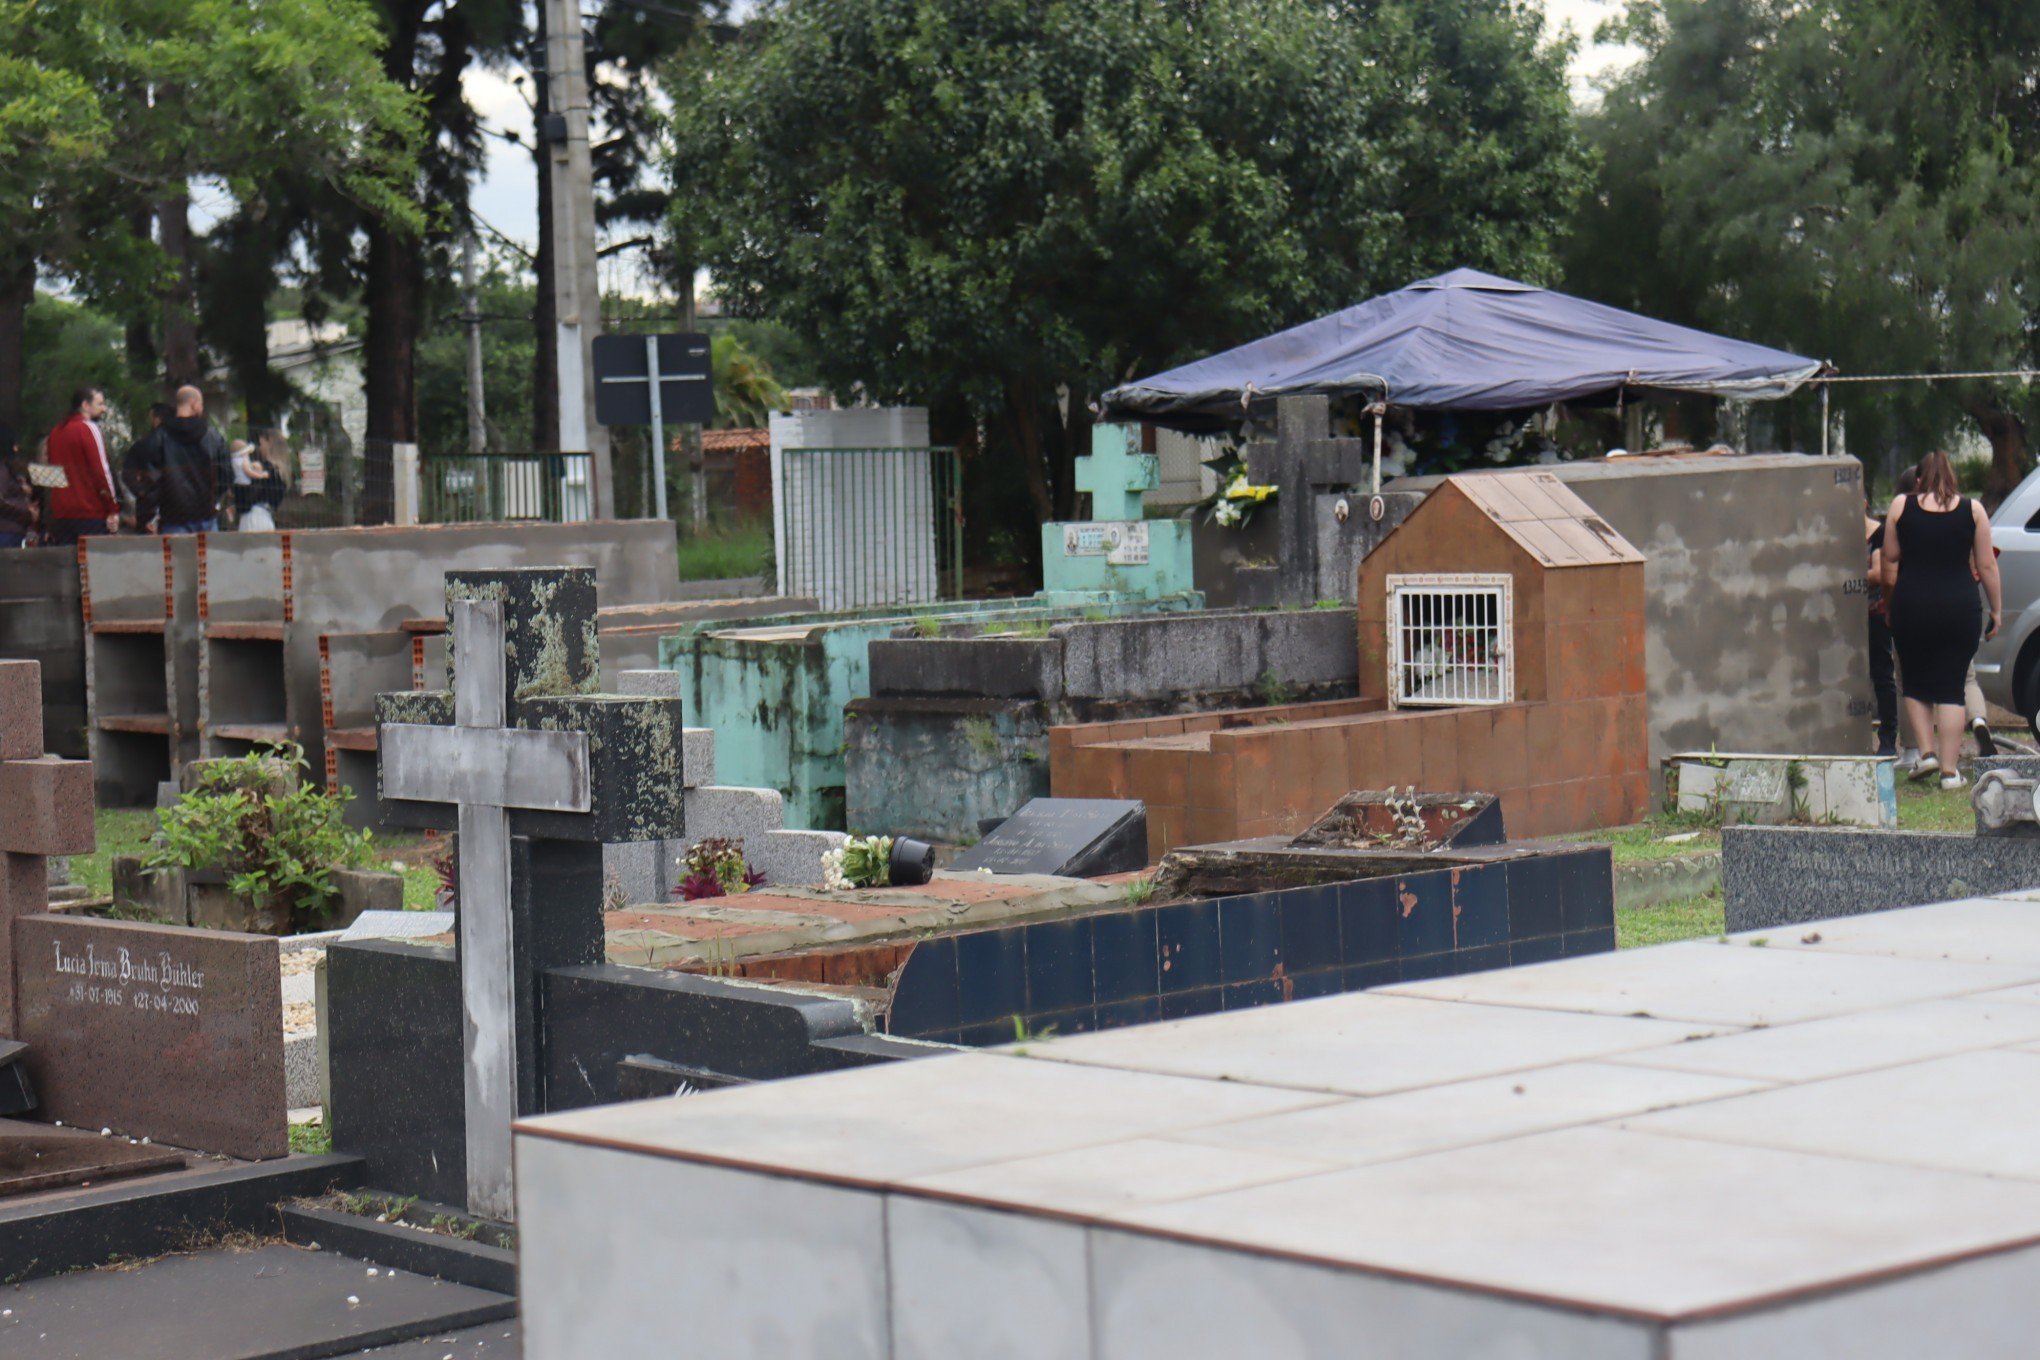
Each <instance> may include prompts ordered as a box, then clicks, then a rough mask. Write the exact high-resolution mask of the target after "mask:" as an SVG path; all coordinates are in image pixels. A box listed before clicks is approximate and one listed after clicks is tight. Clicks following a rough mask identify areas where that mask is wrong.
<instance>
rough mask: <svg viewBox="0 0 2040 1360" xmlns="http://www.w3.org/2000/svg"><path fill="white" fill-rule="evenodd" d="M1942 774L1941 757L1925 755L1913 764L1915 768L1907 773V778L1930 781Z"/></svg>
mask: <svg viewBox="0 0 2040 1360" xmlns="http://www.w3.org/2000/svg"><path fill="white" fill-rule="evenodd" d="M1940 772H1941V758H1940V757H1939V756H1933V755H1923V756H1921V757H1920V758H1919V759H1918V760H1915V761H1914V762H1913V767H1912V769H1911V770H1910V771H1909V772H1908V773H1907V775H1906V778H1908V779H1929V778H1932V777H1933V776H1934V775H1937V774H1939V773H1940Z"/></svg>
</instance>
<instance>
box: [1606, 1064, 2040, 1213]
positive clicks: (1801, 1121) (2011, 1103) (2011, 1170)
mask: <svg viewBox="0 0 2040 1360" xmlns="http://www.w3.org/2000/svg"><path fill="white" fill-rule="evenodd" d="M1625 1127H1627V1128H1631V1129H1637V1130H1642V1131H1647V1132H1651V1133H1660V1134H1677V1135H1680V1136H1682V1137H1688V1138H1709V1139H1717V1140H1720V1141H1723V1142H1733V1143H1747V1144H1751V1145H1754V1146H1759V1147H1770V1148H1789V1149H1796V1150H1799V1151H1804V1152H1818V1153H1823V1154H1826V1155H1829V1156H1836V1157H1860V1158H1862V1159H1864V1160H1866V1161H1872V1162H1889V1163H1898V1164H1904V1165H1908V1166H1926V1167H1942V1168H1945V1169H1947V1170H1950V1171H1972V1172H1978V1173H1981V1174H1983V1175H1988V1176H2018V1177H2021V1178H2024V1179H2027V1180H2040V1137H2036V1136H2035V1130H2036V1129H2040V1054H2036V1053H2022V1052H2018V1051H2016V1050H2009V1049H2000V1050H1992V1051H1986V1052H1980V1053H1960V1054H1956V1055H1954V1056H1953V1057H1947V1058H1934V1059H1931V1060H1929V1061H1927V1062H1919V1063H1911V1064H1908V1065H1906V1066H1904V1067H1887V1068H1882V1069H1880V1070H1878V1071H1875V1072H1863V1073H1859V1074H1857V1075H1855V1076H1849V1077H1836V1078H1834V1079H1833V1080H1832V1081H1821V1082H1809V1083H1807V1084H1804V1085H1798V1086H1787V1087H1781V1088H1778V1089H1775V1090H1770V1091H1764V1092H1761V1093H1758V1094H1755V1095H1749V1096H1744V1097H1742V1098H1741V1099H1738V1100H1729V1101H1722V1102H1720V1103H1718V1104H1715V1105H1707V1106H1696V1107H1693V1108H1691V1109H1683V1110H1667V1111H1664V1112H1662V1113H1658V1114H1650V1115H1643V1116H1640V1117H1638V1118H1635V1119H1631V1120H1628V1121H1626V1123H1625Z"/></svg>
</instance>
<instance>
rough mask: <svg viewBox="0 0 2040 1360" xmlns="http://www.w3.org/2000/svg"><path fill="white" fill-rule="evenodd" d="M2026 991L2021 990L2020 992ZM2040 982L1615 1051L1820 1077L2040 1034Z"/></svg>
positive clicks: (1677, 1064)
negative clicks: (1635, 1049)
mask: <svg viewBox="0 0 2040 1360" xmlns="http://www.w3.org/2000/svg"><path fill="white" fill-rule="evenodd" d="M2022 994H2023V995H2022ZM2036 1002H2040V988H2018V987H2015V988H2011V989H2009V990H2007V991H2002V992H1979V993H1977V994H1976V995H1974V996H1964V997H1957V998H1955V999H1953V1000H1949V1001H1916V1002H1914V1003H1912V1004H1911V1005H1908V1006H1893V1007H1891V1008H1889V1009H1885V1010H1868V1011H1857V1012H1855V1013H1854V1014H1851V1015H1838V1016H1834V1017H1832V1018H1831V1019H1827V1020H1809V1021H1806V1022H1804V1023H1802V1024H1797V1025H1776V1026H1772V1027H1771V1028H1768V1029H1751V1030H1742V1031H1739V1032H1737V1033H1734V1034H1724V1035H1720V1036H1717V1037H1716V1038H1712V1039H1699V1040H1695V1041H1694V1042H1693V1043H1690V1044H1673V1045H1669V1046H1667V1047H1663V1048H1653V1049H1646V1050H1644V1051H1642V1052H1640V1053H1624V1054H1619V1055H1617V1056H1616V1057H1613V1058H1610V1059H1609V1060H1608V1061H1610V1062H1611V1063H1620V1064H1623V1065H1625V1066H1627V1065H1634V1066H1639V1067H1657V1068H1671V1069H1676V1070H1678V1071H1682V1072H1711V1073H1714V1074H1716V1075H1719V1076H1725V1077H1749V1078H1752V1079H1755V1080H1758V1081H1771V1082H1794V1081H1818V1080H1820V1079H1821V1078H1823V1077H1838V1076H1844V1075H1846V1074H1848V1073H1850V1072H1866V1071H1870V1070H1873V1069H1875V1068H1879V1067H1896V1066H1898V1065H1899V1064H1901V1063H1913V1062H1919V1061H1921V1060H1922V1059H1926V1058H1939V1057H1944V1056H1946V1055H1947V1054H1950V1053H1962V1052H1966V1051H1968V1050H1970V1049H1976V1048H1996V1047H2001V1046H2003V1045H2005V1044H2012V1043H2018V1042H2020V1041H2023V1040H2040V1004H2034V1003H2036Z"/></svg>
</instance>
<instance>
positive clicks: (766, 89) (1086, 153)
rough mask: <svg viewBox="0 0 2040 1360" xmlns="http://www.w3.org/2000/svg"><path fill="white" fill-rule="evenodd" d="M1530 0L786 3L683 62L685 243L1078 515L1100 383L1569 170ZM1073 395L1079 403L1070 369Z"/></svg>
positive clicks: (1563, 187) (1514, 263) (1561, 208)
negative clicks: (1092, 401)
mask: <svg viewBox="0 0 2040 1360" xmlns="http://www.w3.org/2000/svg"><path fill="white" fill-rule="evenodd" d="M1540 29H1541V15H1540V14H1539V13H1538V12H1537V11H1536V10H1535V9H1534V8H1532V7H1528V6H1523V5H1519V4H1516V3H1514V2H1513V0H1462V3H1457V4H1453V5H1449V6H1447V5H1439V4H1434V3H1429V0H1330V3H1315V4H1314V3H1309V0H1209V2H1208V0H1199V2H1198V3H1191V0H1167V3H1163V4H1159V5H1157V4H1155V3H1153V2H1152V0H1059V3H1054V4H1038V3H1034V2H1033V0H784V2H783V3H780V4H776V5H772V6H768V7H766V8H765V9H764V10H763V11H762V12H761V13H759V14H758V15H757V16H756V17H754V18H753V19H752V21H751V22H750V23H748V24H746V25H745V28H744V34H743V36H742V38H741V39H740V40H739V41H738V42H736V43H734V44H726V45H710V44H703V45H701V46H700V47H699V48H697V49H695V50H693V51H692V52H691V53H690V54H689V55H688V56H687V57H686V58H685V59H683V60H682V61H680V62H678V63H677V64H676V66H675V69H674V70H673V71H672V72H671V74H670V76H669V79H668V85H669V87H670V88H673V89H675V90H683V89H684V90H685V91H686V92H687V93H686V97H684V98H676V99H675V100H674V114H673V122H672V134H673V135H672V156H671V160H670V162H669V164H670V166H671V172H672V176H673V181H674V203H673V210H672V213H671V216H670V218H669V231H670V234H671V238H672V242H673V247H672V248H673V253H674V254H675V255H676V256H677V257H678V258H683V259H692V260H695V261H698V262H699V263H701V264H702V265H704V266H705V267H707V268H708V269H709V270H710V271H711V272H712V273H713V274H714V276H715V278H716V281H717V287H718V290H719V291H720V293H721V295H722V296H723V298H724V300H725V303H726V304H727V305H728V306H729V307H730V308H731V309H732V311H733V312H734V313H735V314H737V315H741V316H745V317H768V316H769V317H771V318H773V319H775V320H778V321H780V322H782V323H784V324H786V325H788V326H790V327H791V328H792V329H793V330H794V331H796V332H797V333H798V334H800V335H801V336H803V337H804V338H807V339H809V340H811V341H812V342H813V345H814V350H813V352H814V354H815V356H816V367H817V370H818V372H819V374H820V375H821V377H822V378H823V380H824V382H826V383H827V384H828V385H830V386H832V387H835V388H837V389H838V390H848V389H850V388H851V387H852V386H858V387H860V388H861V390H862V391H863V392H864V394H865V395H867V396H869V397H870V398H872V399H874V400H879V401H892V400H908V401H915V402H923V403H927V404H930V405H934V406H937V407H940V408H943V409H947V410H950V411H954V412H958V413H960V414H961V415H962V419H961V420H960V421H959V423H975V422H974V421H972V420H971V419H970V417H978V418H982V419H983V420H984V421H986V422H987V424H988V426H989V434H990V436H991V439H992V442H993V444H994V445H995V446H996V448H997V451H998V452H999V453H1000V454H1001V455H1002V460H1003V459H1012V458H1017V459H1019V460H1020V461H1021V462H1022V464H1023V466H1024V468H1025V470H1026V474H1027V485H1028V488H1029V491H1030V494H1031V495H1032V497H1033V499H1034V502H1035V506H1036V509H1037V511H1040V512H1042V513H1046V512H1048V511H1049V510H1050V508H1051V506H1052V504H1054V503H1060V504H1061V505H1062V506H1063V507H1064V508H1065V509H1066V508H1067V507H1068V505H1069V502H1070V499H1071V497H1072V496H1073V494H1074V489H1073V486H1072V485H1071V482H1070V477H1069V471H1070V465H1071V460H1072V458H1073V457H1074V456H1075V454H1076V453H1077V452H1079V451H1081V450H1082V449H1083V448H1084V447H1086V444H1087V436H1086V433H1085V427H1086V425H1087V417H1086V416H1085V415H1084V408H1085V401H1084V398H1086V397H1088V396H1093V395H1095V394H1096V393H1098V392H1099V391H1100V390H1102V389H1103V388H1104V387H1106V386H1108V385H1110V384H1111V383H1113V382H1116V381H1120V380H1122V379H1124V378H1126V377H1129V376H1133V375H1135V374H1137V373H1141V372H1149V371H1153V370H1155V369H1158V368H1161V367H1163V366H1166V365H1167V364H1169V363H1170V362H1172V361H1175V360H1179V359H1182V358H1185V357H1189V356H1193V355H1197V354H1203V353H1209V352H1211V351H1213V350H1216V349H1219V348H1223V347H1226V346H1229V345H1233V344H1237V343H1239V342H1241V341H1243V340H1247V339H1251V338H1253V337H1255V336H1257V335H1260V334H1262V333H1265V332H1266V331H1268V330H1270V329H1273V328H1276V327H1279V326H1282V325H1285V324H1291V323H1294V322H1297V321H1300V320H1302V319H1304V318H1306V317H1309V316H1312V315H1316V314H1319V313H1321V312H1324V311H1327V310H1330V309H1332V308H1334V307H1337V306H1343V305H1346V304H1349V303H1351V302H1353V301H1355V300H1357V299H1358V298H1360V297H1362V296H1365V295H1366V294H1367V293H1369V292H1372V291H1376V290H1379V289H1381V288H1384V287H1390V286H1397V285H1400V284H1403V283H1406V282H1408V281H1410V280H1411V279H1413V278H1418V277H1422V276H1424V275H1426V274H1430V273H1435V272H1438V271H1439V270H1441V269H1443V268H1446V267H1450V266H1453V265H1478V266H1482V267H1486V268H1492V269H1497V270H1501V271H1503V272H1507V273H1514V274H1519V275H1527V276H1530V277H1533V278H1534V277H1543V276H1547V275H1549V274H1550V273H1551V272H1552V268H1551V265H1552V242H1553V237H1554V234H1555V232H1556V231H1557V229H1558V228H1559V226H1560V224H1561V223H1562V222H1563V221H1564V219H1565V215H1566V213H1567V212H1568V210H1569V207H1570V204H1571V200H1572V198H1573V196H1574V194H1575V192H1576V190H1577V188H1578V186H1579V185H1580V184H1581V182H1582V180H1583V177H1584V164H1585V163H1584V159H1583V157H1582V154H1581V152H1580V149H1579V148H1578V146H1577V145H1576V143H1575V139H1574V133H1573V122H1572V114H1571V105H1570V99H1569V96H1568V94H1567V90H1566V83H1565V61H1566V52H1565V51H1564V50H1563V49H1561V48H1558V47H1554V46H1548V45H1543V44H1542V43H1541V40H1540ZM1062 388H1067V390H1068V392H1069V393H1070V396H1071V398H1072V399H1071V400H1069V401H1068V402H1067V404H1066V409H1067V412H1068V413H1069V414H1068V416H1067V417H1066V416H1065V415H1064V414H1062V411H1063V410H1064V409H1065V408H1064V407H1063V406H1062V405H1061V404H1059V402H1058V391H1059V389H1062Z"/></svg>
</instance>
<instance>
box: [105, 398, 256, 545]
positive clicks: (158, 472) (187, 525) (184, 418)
mask: <svg viewBox="0 0 2040 1360" xmlns="http://www.w3.org/2000/svg"><path fill="white" fill-rule="evenodd" d="M130 457H132V459H133V470H134V476H135V480H136V483H137V485H136V488H135V522H136V523H138V524H141V525H148V524H150V523H152V522H155V523H156V524H157V531H158V532H160V533H165V534H199V533H212V532H215V531H217V530H218V529H219V527H220V520H219V501H220V491H221V489H222V488H223V487H229V486H232V485H233V482H234V469H233V464H232V463H231V462H229V461H228V458H227V441H226V440H224V439H222V438H221V437H220V432H219V431H218V430H215V429H214V428H213V427H212V422H211V421H209V420H207V419H206V418H205V394H204V393H202V392H200V391H199V390H198V389H197V388H196V387H180V388H178V389H177V407H176V413H175V414H174V415H172V416H171V417H170V418H169V419H168V420H165V421H164V422H163V424H162V426H161V427H160V428H159V429H157V430H156V431H155V432H154V433H153V434H151V435H149V436H147V437H146V438H145V439H143V440H142V442H141V443H140V444H138V445H136V446H135V448H134V449H133V450H132V451H131V453H130ZM126 461H127V460H125V459H124V460H123V463H125V462H126Z"/></svg>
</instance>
